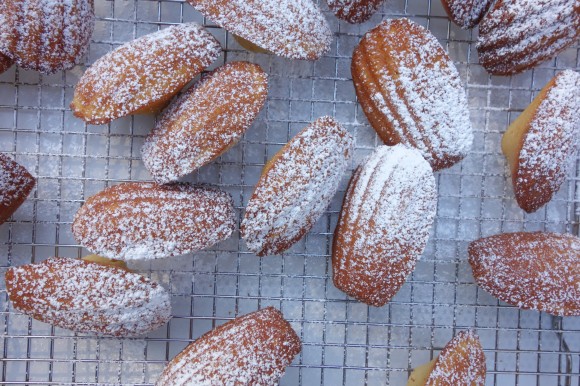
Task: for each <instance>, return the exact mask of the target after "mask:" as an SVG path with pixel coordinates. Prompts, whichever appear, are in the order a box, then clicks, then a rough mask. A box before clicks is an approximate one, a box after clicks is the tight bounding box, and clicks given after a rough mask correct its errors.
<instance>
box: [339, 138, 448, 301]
mask: <svg viewBox="0 0 580 386" xmlns="http://www.w3.org/2000/svg"><path fill="white" fill-rule="evenodd" d="M436 207H437V189H436V187H435V177H434V176H433V172H432V169H431V167H430V166H429V164H428V163H427V162H426V161H425V160H424V159H423V157H421V154H420V153H419V152H418V151H417V150H415V149H411V148H407V147H405V146H404V145H396V146H393V147H390V146H380V147H378V148H377V149H376V150H375V152H374V153H373V154H372V155H371V156H370V157H369V158H368V159H367V160H366V162H365V163H364V165H362V166H360V167H359V168H358V169H357V170H356V172H355V174H354V175H353V177H352V179H351V181H350V184H349V186H348V190H347V192H346V197H345V199H344V203H343V206H342V211H341V213H340V219H339V222H338V226H337V227H336V230H335V232H334V245H333V251H332V269H333V274H334V284H335V285H336V287H337V288H338V289H340V290H342V291H344V292H345V293H346V294H348V295H350V296H352V297H354V298H356V299H358V300H360V301H362V302H364V303H367V304H369V305H373V306H382V305H384V304H385V303H387V302H388V301H389V300H390V299H391V298H392V297H393V296H394V295H395V294H396V293H397V292H398V291H399V289H400V288H401V286H402V285H403V284H404V283H405V280H406V279H407V276H409V274H410V273H411V272H412V271H413V269H415V264H416V262H417V259H418V258H419V256H420V255H421V254H422V253H423V250H424V249H425V246H426V244H427V240H428V238H429V232H430V229H431V225H432V224H433V220H434V218H435V211H436Z"/></svg>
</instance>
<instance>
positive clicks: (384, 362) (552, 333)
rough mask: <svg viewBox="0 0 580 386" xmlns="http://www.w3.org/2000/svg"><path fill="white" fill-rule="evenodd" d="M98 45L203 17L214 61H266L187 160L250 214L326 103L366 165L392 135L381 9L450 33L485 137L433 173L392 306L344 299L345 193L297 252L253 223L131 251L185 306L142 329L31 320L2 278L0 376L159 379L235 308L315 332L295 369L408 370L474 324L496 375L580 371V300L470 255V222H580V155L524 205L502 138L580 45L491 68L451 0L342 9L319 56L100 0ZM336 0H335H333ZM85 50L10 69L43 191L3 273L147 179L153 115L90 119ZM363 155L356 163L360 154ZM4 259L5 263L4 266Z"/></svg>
mask: <svg viewBox="0 0 580 386" xmlns="http://www.w3.org/2000/svg"><path fill="white" fill-rule="evenodd" d="M95 3H96V4H95V6H96V13H97V18H98V20H97V24H96V30H95V34H94V37H93V42H92V44H91V50H90V54H89V60H88V63H92V62H93V61H94V60H95V59H97V58H98V57H100V56H102V55H103V54H104V53H106V52H108V51H110V50H111V49H112V48H114V47H115V46H117V45H119V44H121V43H123V42H125V41H128V40H131V39H133V38H135V37H137V36H141V35H143V34H146V33H149V32H153V31H156V30H157V29H159V28H162V27H163V26H166V25H168V24H172V23H180V22H188V21H196V22H200V23H203V24H204V25H206V26H207V27H208V28H209V30H210V31H211V32H212V33H213V34H214V35H215V36H216V37H217V38H218V39H219V40H220V42H221V43H222V45H223V47H224V48H225V51H224V54H223V56H222V58H221V59H220V60H218V62H217V63H216V64H214V66H213V67H212V68H214V67H217V66H219V65H221V64H223V63H224V62H228V61H232V60H250V61H253V62H256V63H259V64H260V65H262V67H263V68H264V69H265V70H266V71H267V72H268V73H269V74H270V96H269V100H268V102H267V105H266V107H265V109H264V111H263V112H262V114H261V116H260V118H259V119H258V120H257V122H256V123H255V124H254V125H253V127H252V128H251V129H250V130H248V132H247V134H246V135H245V138H244V140H243V141H242V142H241V143H240V144H239V145H237V146H236V147H234V148H233V149H231V150H230V151H229V152H228V153H227V154H225V155H224V156H222V157H221V158H220V159H219V160H218V161H217V162H214V163H212V164H211V165H208V166H206V167H204V168H202V169H201V170H200V171H199V172H198V173H196V174H194V175H193V176H192V177H190V178H189V180H190V181H193V182H204V183H210V184H215V185H218V186H220V187H221V188H223V189H224V190H226V191H228V192H230V193H231V194H232V196H233V197H234V200H235V203H236V210H237V212H238V215H241V214H242V213H243V206H244V205H245V204H246V203H247V200H248V198H249V196H250V194H251V192H252V190H253V186H254V184H255V183H256V182H257V179H258V176H259V174H260V171H261V168H262V167H263V165H264V164H265V162H266V161H267V160H268V159H269V158H270V157H271V156H272V155H273V154H275V152H276V151H277V150H278V149H279V148H280V147H281V146H282V145H283V144H285V143H286V142H287V141H288V139H289V138H291V137H292V136H293V135H294V134H296V133H297V132H298V131H299V130H300V129H301V128H303V127H304V126H305V125H306V124H308V123H309V122H311V121H312V120H314V119H316V118H318V117H319V116H322V115H332V116H334V117H336V118H337V119H338V120H339V121H341V122H342V123H344V125H345V127H347V128H348V129H349V130H350V131H351V132H352V133H353V134H354V136H355V138H356V156H355V159H354V161H353V163H352V168H354V166H355V165H357V164H358V163H360V161H361V160H362V159H363V158H364V157H365V156H366V155H367V154H369V153H370V152H371V151H372V149H373V148H374V147H375V146H377V145H378V144H379V140H378V138H377V136H376V135H375V133H374V131H373V130H372V129H371V128H370V126H369V124H368V122H367V121H366V119H365V117H364V114H363V113H362V110H361V108H360V106H359V105H358V104H357V103H356V98H355V92H354V88H353V84H352V80H351V75H350V57H351V54H352V51H353V49H354V47H355V45H356V44H357V43H358V41H359V40H360V37H361V36H362V35H363V34H364V32H366V31H367V30H368V29H369V28H371V27H373V26H375V25H376V24H377V23H378V22H379V21H380V20H381V19H382V18H385V17H400V16H407V17H410V18H412V19H413V20H415V21H417V22H418V23H420V24H422V25H425V26H427V27H428V28H429V29H430V30H431V31H432V32H433V33H434V34H435V36H437V38H439V40H440V42H441V43H442V44H443V45H444V46H445V47H446V48H447V49H448V51H449V53H450V55H451V57H452V58H453V60H454V61H455V63H456V64H457V66H458V68H459V70H460V73H461V76H462V78H463V80H464V82H465V83H466V85H467V86H466V89H467V93H468V98H469V106H470V113H471V120H472V122H473V125H474V128H475V143H474V146H473V149H472V151H471V153H470V155H469V156H468V157H467V158H466V159H465V160H463V161H462V162H461V163H459V164H458V165H456V166H454V167H453V168H451V169H447V170H444V171H441V172H439V173H437V180H438V186H439V195H440V196H439V204H438V217H437V220H436V223H435V225H434V227H433V231H432V235H431V239H430V242H429V244H428V247H427V249H426V251H425V253H424V255H423V258H422V260H421V261H420V262H419V264H418V266H417V269H416V270H415V272H414V273H413V275H412V277H411V278H410V279H409V280H408V282H407V283H406V284H405V285H404V286H403V288H402V289H401V291H400V292H399V293H398V294H397V295H396V297H395V298H394V299H393V300H392V301H391V302H390V303H389V304H388V305H386V306H384V307H382V308H373V307H368V306H366V305H364V304H361V303H359V302H356V301H354V300H352V299H347V298H346V296H345V295H344V294H342V293H341V292H340V291H338V290H337V289H336V288H334V286H333V284H332V280H331V269H330V264H329V258H330V252H331V250H330V246H331V239H332V231H333V230H334V227H335V225H336V222H337V218H338V213H339V210H340V206H341V202H342V198H343V195H344V190H345V188H346V183H347V181H348V178H347V176H345V178H344V181H343V184H342V187H341V189H340V192H339V194H337V196H336V198H335V199H334V201H333V202H332V204H331V205H330V207H329V208H328V211H327V212H326V213H325V214H324V216H323V217H322V218H321V219H320V220H319V221H318V222H317V223H316V225H315V226H314V229H313V230H312V231H311V232H310V233H309V234H308V235H307V236H306V237H305V238H304V239H303V240H302V241H300V242H299V243H298V244H297V245H296V246H294V247H293V248H292V249H291V250H290V251H289V252H288V253H286V254H284V255H283V256H274V257H267V258H262V259H260V258H257V257H256V256H254V255H253V254H251V253H249V252H248V251H247V249H246V247H245V245H244V243H243V242H242V241H240V238H239V234H238V233H237V232H236V233H234V235H233V237H232V238H230V239H229V240H227V241H224V242H222V243H220V244H219V245H217V246H216V247H214V248H212V249H210V250H206V251H203V252H200V253H196V254H195V255H194V256H192V255H187V256H183V257H177V258H171V259H166V260H159V261H152V262H141V263H138V264H133V265H132V267H133V268H135V269H136V270H138V271H140V272H143V273H144V274H147V275H150V277H152V278H154V279H156V280H158V281H160V282H161V283H162V284H164V285H165V286H166V288H168V289H169V290H170V291H171V293H172V301H173V307H174V314H175V316H174V318H173V319H172V320H171V321H170V322H169V324H168V325H167V326H166V327H163V328H161V329H159V330H158V331H155V332H153V333H151V334H149V335H148V336H147V337H146V338H144V339H124V340H119V339H109V338H95V337H93V336H89V335H82V334H74V333H72V332H70V331H67V330H62V329H59V328H55V327H52V326H50V325H47V324H44V323H40V322H38V321H35V320H32V319H30V318H28V317H26V316H24V315H22V314H20V313H17V312H14V310H13V309H12V308H11V306H10V304H9V302H8V299H7V296H6V291H5V284H4V281H3V280H0V291H1V292H0V331H2V335H1V336H0V355H1V356H2V358H3V360H2V361H1V362H0V366H1V369H2V372H1V382H0V383H1V384H44V385H48V384H81V385H82V384H152V383H154V382H155V380H156V378H157V376H158V375H159V373H160V372H161V370H162V369H163V367H164V365H165V363H166V361H167V360H169V359H171V358H172V357H173V356H174V355H176V354H177V353H178V352H179V351H180V350H181V349H183V348H184V347H185V346H186V345H187V344H188V342H190V341H192V340H193V339H195V338H197V337H199V336H200V335H202V334H203V333H205V332H206V331H208V330H210V329H211V328H213V327H215V326H216V325H219V324H222V323H224V322H225V321H227V320H230V319H232V318H234V317H235V316H237V315H241V314H245V313H247V312H250V311H254V310H256V309H258V308H262V307H265V306H268V305H274V306H276V307H278V308H280V309H281V310H282V312H283V313H284V315H285V317H286V318H287V319H288V320H289V321H291V323H292V325H293V327H294V328H295V329H296V331H297V332H298V334H299V335H300V337H301V339H302V341H303V343H304V347H303V350H302V353H301V354H300V356H299V357H297V358H296V360H295V361H294V363H293V365H292V366H291V367H290V368H289V369H288V371H287V373H286V375H285V376H284V378H283V379H282V381H281V384H282V385H339V384H343V385H363V384H367V385H385V384H390V385H404V384H406V380H407V377H408V375H409V371H410V370H411V369H412V368H413V367H415V366H417V365H419V364H422V363H423V362H426V361H428V360H430V359H431V358H433V357H434V356H435V355H437V353H438V352H439V350H441V348H442V347H443V346H444V345H445V344H446V343H447V342H448V341H449V340H450V339H451V338H452V337H453V336H454V334H455V333H456V332H457V331H459V330H462V329H467V328H474V329H475V331H476V332H477V333H478V334H479V336H480V338H481V340H482V343H483V346H484V349H485V353H486V357H487V367H488V376H487V382H486V384H487V385H501V386H504V385H526V386H527V385H541V386H550V385H573V386H574V385H575V386H578V385H579V378H580V376H579V373H580V318H564V319H561V318H553V317H551V316H549V315H547V314H545V313H538V312H533V311H520V310H518V309H516V308H514V307H510V306H507V305H506V304H503V303H501V302H498V301H497V300H496V299H494V298H492V297H491V296H490V295H488V294H487V293H485V292H484V291H482V290H479V289H478V288H477V287H476V285H475V284H474V282H473V278H472V276H471V269H470V267H469V264H468V263H467V259H466V246H467V243H468V242H469V241H471V240H473V239H476V238H479V237H482V236H488V235H491V234H496V233H499V232H507V231H517V230H550V231H556V232H572V233H575V234H578V221H579V215H580V213H579V209H578V207H579V206H580V193H579V192H578V186H579V185H580V158H577V159H576V160H575V164H574V165H573V168H572V172H571V173H570V177H569V179H568V181H567V182H566V183H565V184H564V185H563V186H562V188H561V190H560V192H559V193H558V194H557V195H556V196H555V198H554V199H553V200H552V202H551V203H550V204H548V205H547V206H546V207H545V208H543V209H540V210H539V211H538V212H537V213H535V214H532V215H525V214H524V213H523V211H522V210H520V209H519V208H518V206H517V204H516V203H515V200H514V198H513V192H512V190H511V183H510V179H509V173H508V171H507V168H506V163H505V158H504V157H503V155H502V154H501V151H500V139H501V135H502V133H503V132H504V131H505V129H506V127H507V126H508V124H509V123H510V122H511V121H513V120H514V119H515V118H516V117H517V116H518V114H519V113H520V112H521V111H522V110H523V109H524V108H525V107H526V106H527V105H528V103H529V102H530V101H531V100H532V99H533V97H534V95H535V94H537V92H538V91H539V90H540V89H541V88H542V87H543V85H544V84H545V83H547V81H548V80H549V79H550V78H551V77H552V76H553V75H554V74H555V73H556V72H557V71H558V70H560V69H563V68H573V69H576V70H578V69H579V55H578V45H577V44H576V45H575V46H573V47H572V48H569V49H567V50H566V51H564V52H563V53H562V54H560V55H559V56H558V58H557V59H555V60H552V61H549V62H547V63H544V64H543V65H541V66H540V67H539V68H537V69H535V70H533V71H527V72H526V73H524V74H522V75H518V76H514V77H490V76H489V75H488V74H487V73H486V72H485V70H484V69H483V68H482V67H481V66H480V65H479V64H478V63H477V54H476V52H475V45H474V39H475V38H476V36H477V35H476V32H472V31H463V30H460V29H459V28H457V27H456V26H455V25H453V24H451V23H450V22H449V21H448V19H447V17H446V15H445V13H444V11H443V9H442V7H441V4H440V2H439V0H433V1H428V0H409V1H404V0H388V1H387V2H386V4H385V5H383V7H382V8H381V12H379V13H378V14H377V15H375V16H374V17H373V18H372V19H371V21H369V22H367V23H365V24H363V25H361V26H351V25H348V24H346V23H343V22H338V21H337V20H336V18H335V17H334V16H333V15H332V13H330V12H328V11H327V7H326V4H321V6H322V7H323V9H324V10H325V13H326V16H327V19H328V20H329V22H330V24H331V26H332V29H333V30H334V31H335V41H334V43H333V47H332V51H331V52H330V53H329V54H328V55H326V56H325V57H324V58H322V59H321V60H319V61H317V62H305V61H288V60H284V59H281V58H277V57H273V56H268V55H260V54H253V53H248V52H246V51H244V50H242V49H241V48H240V46H239V45H238V44H237V43H236V42H235V40H234V39H233V38H232V36H231V35H229V34H227V33H226V32H225V31H223V30H221V29H219V28H216V27H215V26H214V25H212V24H211V23H210V22H209V21H207V20H205V19H204V18H203V17H202V16H201V15H200V14H199V13H197V12H196V11H194V10H193V8H192V7H191V6H189V5H188V4H187V3H184V2H183V1H169V0H164V1H158V0H155V1H153V0H139V1H137V0H96V1H95ZM323 3H324V2H323ZM82 72H83V68H82V67H80V66H79V67H77V68H75V69H73V70H71V71H67V72H65V73H58V74H55V75H52V76H41V75H39V74H38V73H36V72H31V71H24V70H22V69H15V68H13V69H11V70H10V71H8V72H7V73H5V74H4V75H0V151H2V152H6V153H8V154H11V155H13V156H14V157H15V159H16V160H17V161H18V162H20V163H22V164H23V165H25V166H26V167H27V168H28V169H29V170H30V171H31V173H32V174H34V175H36V176H38V185H37V187H36V189H35V191H34V192H33V193H32V195H31V197H30V199H29V200H28V201H26V203H25V204H24V205H23V206H22V207H21V208H20V209H19V210H18V211H17V213H16V214H15V215H14V216H13V219H12V220H11V221H9V222H8V223H6V224H4V225H3V226H1V227H0V271H1V272H0V273H2V274H3V273H4V271H5V270H6V268H7V267H9V266H15V265H20V264H25V263H29V262H31V261H32V262H38V261H41V260H43V259H45V258H48V257H50V256H62V257H77V256H81V255H83V254H86V253H87V252H86V251H85V250H82V249H81V248H79V247H78V246H77V245H76V242H75V241H74V239H73V237H72V235H71V230H70V224H71V220H72V216H73V215H74V213H75V212H76V210H77V209H78V208H79V207H80V206H81V204H82V203H83V201H84V200H85V199H86V198H88V197H89V196H91V195H93V194H95V193H97V192H98V191H100V190H102V189H103V188H104V187H106V186H109V185H113V184H116V183H118V182H120V181H126V180H147V179H149V178H150V177H149V175H148V173H147V172H146V171H145V169H144V167H143V165H142V163H141V160H140V154H139V151H140V147H141V144H142V142H143V139H144V136H145V135H146V134H147V133H148V132H149V130H150V129H151V127H152V126H153V124H154V117H152V116H135V117H128V118H123V119H119V120H117V121H114V122H113V123H111V124H110V125H104V126H92V125H88V126H87V125H85V124H83V123H82V122H81V121H80V120H78V119H75V118H73V116H72V114H71V112H70V109H69V108H68V104H69V102H70V100H71V98H72V93H73V88H74V85H75V83H76V82H77V80H78V79H79V76H80V75H81V74H82ZM352 168H351V169H352ZM2 276H3V275H2Z"/></svg>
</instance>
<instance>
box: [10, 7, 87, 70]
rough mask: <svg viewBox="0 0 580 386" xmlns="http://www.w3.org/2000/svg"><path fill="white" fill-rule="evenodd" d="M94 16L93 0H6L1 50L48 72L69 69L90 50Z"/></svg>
mask: <svg viewBox="0 0 580 386" xmlns="http://www.w3.org/2000/svg"><path fill="white" fill-rule="evenodd" d="M94 18H95V15H94V9H93V0H4V1H2V2H1V3H0V52H2V53H3V54H5V55H7V56H9V57H11V58H12V59H14V60H15V61H16V63H17V64H18V65H19V66H21V67H23V68H27V69H32V70H37V71H41V72H43V73H47V74H50V73H53V72H56V71H60V70H67V69H70V68H72V67H74V66H75V65H76V64H77V63H79V62H80V61H81V60H82V59H83V57H84V56H85V54H86V52H87V50H88V47H89V43H90V39H91V36H92V33H93V28H94V23H95V21H94Z"/></svg>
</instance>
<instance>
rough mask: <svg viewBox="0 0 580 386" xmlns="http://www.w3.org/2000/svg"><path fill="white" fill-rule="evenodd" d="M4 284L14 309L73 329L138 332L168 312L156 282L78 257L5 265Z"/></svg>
mask: <svg viewBox="0 0 580 386" xmlns="http://www.w3.org/2000/svg"><path fill="white" fill-rule="evenodd" d="M6 289H7V291H8V294H9V296H10V300H11V301H12V302H13V304H14V307H15V308H16V309H17V310H19V311H21V312H24V313H25V314H27V315H30V316H31V317H33V318H35V319H38V320H41V321H43V322H46V323H50V324H54V325H56V326H58V327H62V328H67V329H70V330H73V331H77V332H90V333H96V334H99V335H112V336H119V337H124V336H136V335H143V334H146V333H148V332H150V331H153V330H155V329H156V328H158V327H160V326H162V325H163V324H165V323H167V321H168V320H169V319H170V318H171V303H170V296H169V293H168V292H167V291H165V289H164V288H163V287H162V286H161V285H159V284H158V283H156V282H154V281H152V280H150V279H148V278H146V277H144V276H142V275H139V274H136V273H132V272H127V271H125V270H123V269H120V268H115V267H110V266H104V265H101V264H96V263H91V262H86V261H82V260H78V259H66V258H50V259H48V260H45V261H43V262H42V263H39V264H28V265H24V266H21V267H16V268H10V269H9V270H8V272H7V273H6Z"/></svg>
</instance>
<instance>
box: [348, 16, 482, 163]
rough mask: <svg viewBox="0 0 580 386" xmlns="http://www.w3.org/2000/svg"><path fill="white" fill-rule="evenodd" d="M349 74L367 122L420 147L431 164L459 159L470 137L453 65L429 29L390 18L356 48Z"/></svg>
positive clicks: (388, 137) (391, 138) (392, 139)
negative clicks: (350, 73)
mask: <svg viewBox="0 0 580 386" xmlns="http://www.w3.org/2000/svg"><path fill="white" fill-rule="evenodd" d="M352 77H353V80H354V85H355V88H356V94H357V97H358V100H359V102H360V104H361V106H362V108H363V111H364V112H365V114H366V116H367V118H368V120H369V122H370V124H371V126H372V127H373V128H374V129H375V130H376V131H377V133H378V134H379V136H380V137H381V139H382V140H383V141H384V142H385V143H386V144H387V145H395V144H397V143H403V144H404V145H407V146H410V147H415V148H417V149H419V151H420V152H421V154H422V155H423V157H424V158H425V159H426V160H427V161H428V162H429V163H430V164H431V166H432V167H433V169H434V170H439V169H443V168H447V167H450V166H452V165H453V164H455V163H456V162H459V161H460V160H461V159H463V158H464V157H465V156H466V155H467V152H468V151H469V149H470V148H471V143H472V142H473V134H472V129H471V122H470V121H469V110H468V108H467V97H466V95H465V91H464V89H463V85H462V83H461V79H460V78H459V73H458V72H457V69H456V68H455V65H454V64H453V62H452V61H451V59H449V56H447V53H445V50H444V49H443V47H441V45H440V44H439V42H438V41H437V39H436V38H435V37H434V36H433V35H431V33H430V32H429V31H427V30H426V29H425V28H423V27H421V26H420V25H418V24H415V23H414V22H412V21H410V20H408V19H397V20H388V21H384V22H382V23H381V24H379V26H378V27H376V28H374V29H373V30H371V31H370V32H368V33H367V34H366V35H365V36H364V37H363V39H362V40H361V42H360V43H359V45H358V46H357V48H356V49H355V51H354V54H353V59H352Z"/></svg>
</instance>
